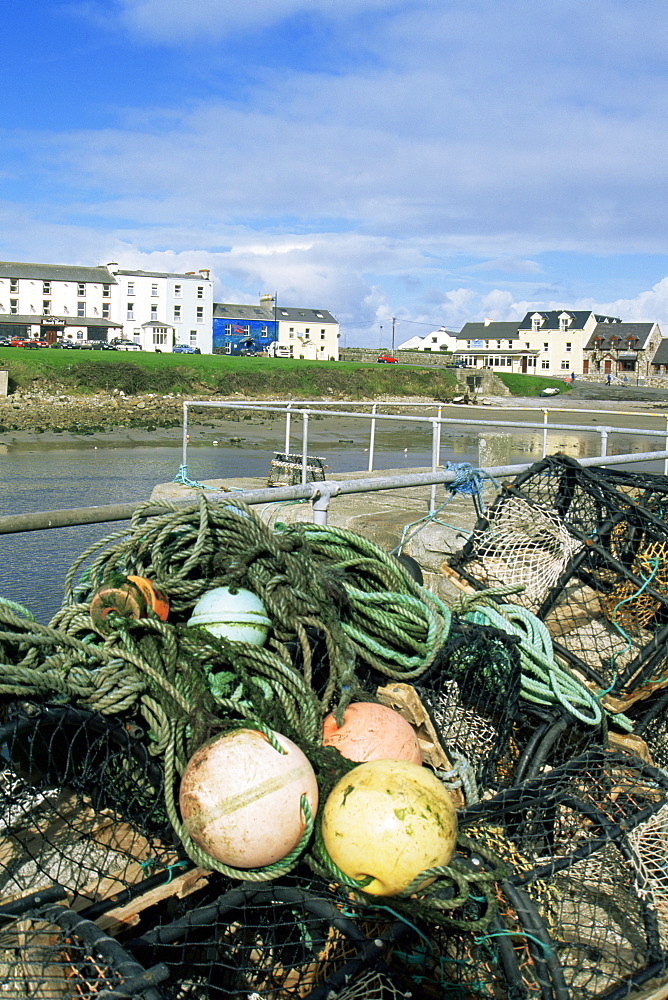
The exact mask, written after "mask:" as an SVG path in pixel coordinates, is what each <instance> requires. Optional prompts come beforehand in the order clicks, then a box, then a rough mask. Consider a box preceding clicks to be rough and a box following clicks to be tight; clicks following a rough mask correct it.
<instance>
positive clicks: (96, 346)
mask: <svg viewBox="0 0 668 1000" xmlns="http://www.w3.org/2000/svg"><path fill="white" fill-rule="evenodd" d="M76 346H77V347H78V348H79V350H81V351H117V350H118V347H117V345H116V344H110V343H109V342H108V341H106V340H82V341H81V343H80V344H77V345H76Z"/></svg>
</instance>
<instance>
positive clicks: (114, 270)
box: [107, 260, 118, 274]
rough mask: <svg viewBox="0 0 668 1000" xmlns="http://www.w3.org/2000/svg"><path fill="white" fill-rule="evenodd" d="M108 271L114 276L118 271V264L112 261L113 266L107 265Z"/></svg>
mask: <svg viewBox="0 0 668 1000" xmlns="http://www.w3.org/2000/svg"><path fill="white" fill-rule="evenodd" d="M107 269H108V270H109V271H111V273H112V274H114V273H115V272H116V271H118V264H117V263H116V261H115V260H112V262H111V264H107Z"/></svg>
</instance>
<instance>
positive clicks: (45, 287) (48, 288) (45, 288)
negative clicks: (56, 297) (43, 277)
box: [42, 281, 51, 295]
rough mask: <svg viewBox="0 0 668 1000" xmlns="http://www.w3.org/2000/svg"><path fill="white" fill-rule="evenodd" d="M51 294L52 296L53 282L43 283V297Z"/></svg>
mask: <svg viewBox="0 0 668 1000" xmlns="http://www.w3.org/2000/svg"><path fill="white" fill-rule="evenodd" d="M50 294H51V282H50V281H43V282H42V295H50Z"/></svg>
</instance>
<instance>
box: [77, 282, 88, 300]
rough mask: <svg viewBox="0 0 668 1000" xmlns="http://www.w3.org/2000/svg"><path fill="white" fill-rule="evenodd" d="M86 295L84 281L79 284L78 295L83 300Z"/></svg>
mask: <svg viewBox="0 0 668 1000" xmlns="http://www.w3.org/2000/svg"><path fill="white" fill-rule="evenodd" d="M85 294H86V283H85V282H84V281H79V282H77V295H78V296H79V298H80V299H81V298H83V297H84V295H85Z"/></svg>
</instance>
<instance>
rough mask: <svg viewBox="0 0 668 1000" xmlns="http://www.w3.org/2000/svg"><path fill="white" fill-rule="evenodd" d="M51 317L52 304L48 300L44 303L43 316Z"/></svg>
mask: <svg viewBox="0 0 668 1000" xmlns="http://www.w3.org/2000/svg"><path fill="white" fill-rule="evenodd" d="M50 315H51V303H50V302H49V300H48V299H44V300H43V302H42V316H50Z"/></svg>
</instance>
